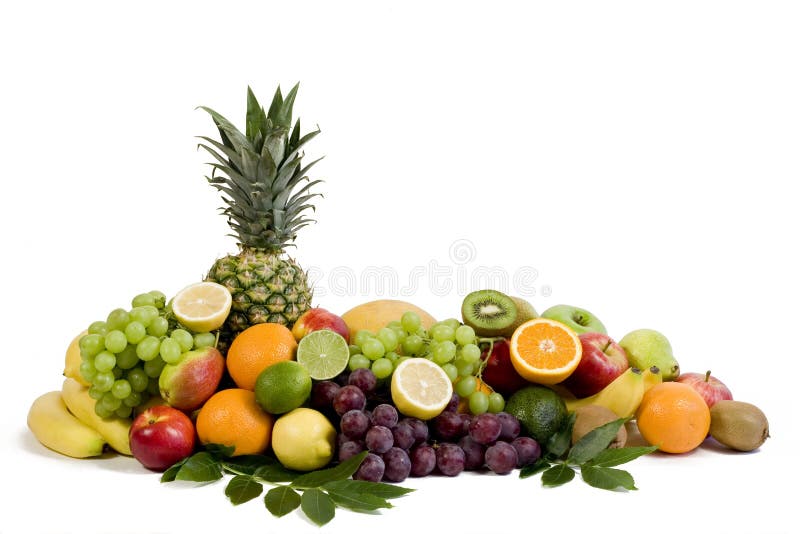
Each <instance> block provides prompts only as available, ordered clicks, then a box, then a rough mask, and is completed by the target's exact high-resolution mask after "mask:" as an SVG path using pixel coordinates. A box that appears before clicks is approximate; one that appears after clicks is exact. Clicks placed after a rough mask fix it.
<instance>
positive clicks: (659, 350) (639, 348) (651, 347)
mask: <svg viewBox="0 0 800 534" xmlns="http://www.w3.org/2000/svg"><path fill="white" fill-rule="evenodd" d="M619 345H620V346H621V347H622V348H623V349H625V352H626V353H627V354H628V363H630V365H631V367H638V368H639V369H649V368H650V367H652V366H654V365H655V366H656V367H658V368H659V369H661V377H662V378H663V379H664V380H675V379H676V378H678V375H680V374H681V368H680V365H678V361H677V360H676V359H675V356H673V355H672V345H670V343H669V340H668V339H667V338H666V337H665V336H664V334H662V333H660V332H656V331H655V330H651V329H649V328H641V329H639V330H634V331H633V332H629V333H628V334H626V335H625V337H623V338H622V339H620V340H619Z"/></svg>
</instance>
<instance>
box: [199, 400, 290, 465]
mask: <svg viewBox="0 0 800 534" xmlns="http://www.w3.org/2000/svg"><path fill="white" fill-rule="evenodd" d="M273 423H274V420H273V417H272V416H271V415H270V414H268V413H267V412H265V411H264V410H262V409H261V407H260V406H259V405H258V404H257V403H256V394H255V393H253V392H252V391H249V390H246V389H237V388H233V389H223V390H221V391H218V392H216V393H214V395H212V396H211V398H210V399H208V400H207V401H206V403H205V404H203V407H202V408H200V411H199V412H198V413H197V421H196V422H195V425H196V427H197V437H198V438H199V439H200V442H201V443H202V444H203V445H205V444H208V443H216V444H219V445H226V446H229V447H236V450H235V451H234V453H233V454H234V456H239V455H242V454H259V453H262V452H264V451H265V450H267V447H269V444H270V438H271V437H272V424H273Z"/></svg>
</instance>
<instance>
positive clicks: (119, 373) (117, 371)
mask: <svg viewBox="0 0 800 534" xmlns="http://www.w3.org/2000/svg"><path fill="white" fill-rule="evenodd" d="M123 373H124V371H123V370H122V368H120V366H119V365H115V366H114V368H113V369H112V370H111V374H112V375H114V379H115V380H116V379H117V378H122V375H123Z"/></svg>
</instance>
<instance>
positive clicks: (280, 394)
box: [255, 360, 311, 414]
mask: <svg viewBox="0 0 800 534" xmlns="http://www.w3.org/2000/svg"><path fill="white" fill-rule="evenodd" d="M255 393H256V402H257V403H258V405H259V406H261V408H262V409H263V410H264V411H265V412H268V413H271V414H282V413H286V412H288V411H291V410H294V409H295V408H297V407H298V406H300V405H301V404H303V403H304V402H305V401H306V400H307V399H308V397H309V395H311V377H310V376H309V375H308V371H306V368H305V367H303V366H302V365H300V364H299V363H297V362H296V361H294V360H284V361H282V362H278V363H274V364H272V365H270V366H269V367H267V368H266V369H264V370H263V371H261V373H259V375H258V378H256V385H255Z"/></svg>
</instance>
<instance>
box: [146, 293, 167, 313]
mask: <svg viewBox="0 0 800 534" xmlns="http://www.w3.org/2000/svg"><path fill="white" fill-rule="evenodd" d="M149 293H150V294H151V295H153V298H154V299H156V302H155V307H156V308H158V309H159V310H162V309H164V306H166V304H167V296H166V295H165V294H164V293H162V292H161V291H158V290H153V291H149Z"/></svg>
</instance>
